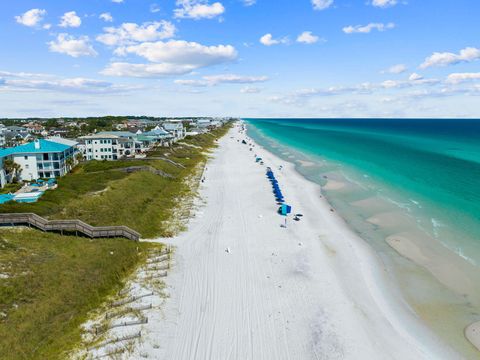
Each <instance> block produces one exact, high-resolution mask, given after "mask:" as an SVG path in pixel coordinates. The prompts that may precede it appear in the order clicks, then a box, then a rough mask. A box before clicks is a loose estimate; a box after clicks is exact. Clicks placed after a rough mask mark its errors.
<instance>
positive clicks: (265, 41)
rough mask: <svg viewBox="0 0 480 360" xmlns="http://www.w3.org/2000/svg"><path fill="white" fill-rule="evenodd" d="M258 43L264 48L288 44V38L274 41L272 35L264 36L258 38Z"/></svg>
mask: <svg viewBox="0 0 480 360" xmlns="http://www.w3.org/2000/svg"><path fill="white" fill-rule="evenodd" d="M260 43H262V44H263V45H265V46H272V45H278V44H287V43H288V38H287V37H284V38H281V39H274V38H273V36H272V34H265V35H263V36H262V37H261V38H260Z"/></svg>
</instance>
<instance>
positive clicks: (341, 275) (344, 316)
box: [131, 127, 460, 360]
mask: <svg viewBox="0 0 480 360" xmlns="http://www.w3.org/2000/svg"><path fill="white" fill-rule="evenodd" d="M245 138H246V136H245V134H241V133H239V128H238V127H235V128H234V129H232V130H231V131H230V133H229V134H228V135H227V136H225V137H224V138H223V139H222V140H221V141H220V142H219V145H220V146H219V148H218V149H217V150H216V151H215V153H214V154H213V156H212V159H211V161H209V163H208V165H207V169H206V171H205V177H206V180H205V182H204V183H202V185H201V189H200V196H201V198H202V201H204V203H205V204H204V205H202V206H201V207H200V208H199V210H198V211H197V212H196V215H195V217H194V218H193V219H192V220H191V221H190V223H189V229H188V231H186V232H185V233H183V234H181V235H180V236H178V237H176V238H174V239H158V241H162V242H166V243H168V244H171V245H173V246H174V247H175V253H174V255H173V261H172V268H171V271H170V272H169V275H168V277H167V278H166V282H167V292H168V293H169V295H170V296H169V298H167V299H166V301H165V303H164V305H163V306H162V307H161V309H162V310H161V311H159V310H158V309H156V310H155V311H149V313H148V316H149V322H148V324H145V325H143V326H142V340H141V343H140V344H139V345H138V347H137V348H136V349H135V350H134V354H133V356H132V357H131V358H141V357H143V358H152V359H168V360H171V359H175V360H191V359H199V360H203V359H205V360H207V359H212V360H227V359H262V360H266V359H275V360H278V359H292V360H298V359H369V360H370V359H402V360H403V359H458V358H460V356H459V355H458V354H456V353H455V352H454V351H453V350H451V349H450V348H449V347H447V346H446V345H444V344H442V343H441V342H440V341H439V340H438V339H437V338H436V337H435V336H434V335H433V333H432V332H431V331H430V330H429V329H428V328H427V327H426V326H424V325H423V324H422V323H421V322H420V320H419V319H418V318H417V317H416V316H415V314H414V313H413V311H411V309H410V308H409V307H408V305H407V304H406V303H405V302H404V301H403V300H402V298H401V297H400V295H399V292H398V290H397V289H396V287H395V285H394V284H392V283H391V280H389V279H390V277H388V274H387V273H386V272H387V270H386V269H385V268H384V266H383V265H382V263H381V261H380V259H379V258H378V257H377V256H376V255H375V254H374V253H373V251H372V250H371V249H370V248H369V246H368V245H366V243H365V242H364V241H363V240H362V239H361V238H359V237H358V236H357V235H356V234H354V233H353V232H352V231H351V230H349V228H348V227H347V226H346V224H345V223H344V221H343V220H342V219H341V218H340V217H339V216H338V215H337V214H336V212H334V211H332V209H331V206H330V205H329V204H328V203H327V202H326V200H325V199H324V198H323V197H322V196H321V193H320V188H319V187H318V186H317V185H316V184H314V183H311V182H309V181H307V180H306V179H305V178H303V177H302V176H300V175H299V174H298V173H297V172H296V171H295V169H294V167H293V165H292V164H288V163H285V162H283V161H282V160H280V159H279V158H277V157H275V156H274V155H272V154H270V153H268V152H267V151H265V150H264V149H262V148H261V147H260V146H258V145H255V147H254V148H253V151H249V146H247V145H242V144H241V140H243V139H245ZM238 140H240V142H239V141H238ZM249 142H251V140H249ZM255 153H256V154H258V155H259V156H261V157H262V158H263V160H264V162H265V164H264V165H263V166H262V165H260V164H258V163H255V160H254V154H255ZM280 165H283V168H282V170H281V171H280V170H278V169H279V166H280ZM266 166H270V167H271V168H272V169H273V170H274V172H275V175H276V177H277V179H278V181H279V184H280V186H281V188H282V192H283V194H284V196H285V198H286V201H287V203H288V204H290V205H292V207H293V212H294V213H302V214H303V215H304V216H303V217H302V220H301V221H299V222H295V221H293V220H292V218H291V217H290V219H289V220H288V224H287V228H284V227H282V226H281V225H282V224H283V221H284V218H283V217H281V216H280V215H278V214H277V212H276V210H277V208H278V205H277V204H276V203H275V199H274V195H273V193H272V189H271V184H270V183H269V181H268V180H267V178H266V177H265V171H266Z"/></svg>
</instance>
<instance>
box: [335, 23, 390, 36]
mask: <svg viewBox="0 0 480 360" xmlns="http://www.w3.org/2000/svg"><path fill="white" fill-rule="evenodd" d="M394 27H395V24H394V23H388V24H382V23H370V24H368V25H365V26H362V25H357V26H351V25H350V26H346V27H344V28H343V32H344V33H345V34H355V33H360V34H368V33H370V32H371V31H372V30H378V31H385V30H389V29H393V28H394Z"/></svg>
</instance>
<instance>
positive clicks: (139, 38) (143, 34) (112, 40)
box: [96, 20, 177, 46]
mask: <svg viewBox="0 0 480 360" xmlns="http://www.w3.org/2000/svg"><path fill="white" fill-rule="evenodd" d="M103 30H104V33H103V34H101V35H98V36H97V38H96V40H97V41H99V42H101V43H103V44H105V45H108V46H120V45H131V44H134V43H138V42H145V41H155V40H162V39H168V38H171V37H173V36H175V32H176V31H177V29H176V27H175V25H173V24H172V23H171V22H169V21H165V20H162V21H156V22H147V23H143V24H142V25H138V24H135V23H124V24H122V25H120V26H119V27H106V28H104V29H103Z"/></svg>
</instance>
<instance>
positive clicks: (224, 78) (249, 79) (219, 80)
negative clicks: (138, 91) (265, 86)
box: [175, 74, 268, 87]
mask: <svg viewBox="0 0 480 360" xmlns="http://www.w3.org/2000/svg"><path fill="white" fill-rule="evenodd" d="M267 80H268V77H267V76H243V75H234V74H221V75H207V76H203V77H202V79H201V80H175V84H179V85H188V86H199V87H204V86H216V85H219V84H253V83H260V82H265V81H267Z"/></svg>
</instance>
